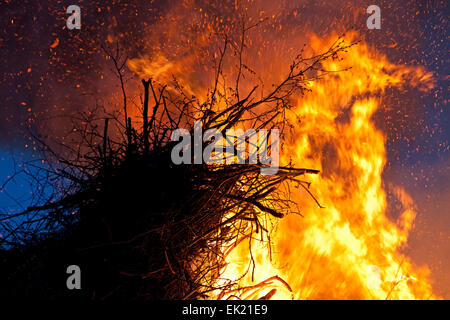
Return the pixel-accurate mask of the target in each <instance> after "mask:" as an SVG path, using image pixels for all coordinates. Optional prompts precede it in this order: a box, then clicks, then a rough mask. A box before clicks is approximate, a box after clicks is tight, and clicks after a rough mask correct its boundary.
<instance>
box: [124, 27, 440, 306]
mask: <svg viewBox="0 0 450 320" xmlns="http://www.w3.org/2000/svg"><path fill="white" fill-rule="evenodd" d="M348 38H349V40H353V39H355V38H357V34H356V33H352V34H350V35H348ZM335 39H336V36H331V37H330V38H329V39H327V40H321V39H319V38H318V37H316V36H312V37H311V40H310V42H309V43H311V47H312V51H313V52H311V54H314V53H318V52H324V51H326V50H327V49H328V48H329V47H330V45H331V43H332V41H334V40H335ZM186 65H189V64H188V63H179V62H176V61H169V60H168V59H166V58H165V57H160V58H156V59H154V60H153V63H149V60H148V58H142V59H141V58H139V59H134V60H131V62H130V63H129V67H130V69H132V70H133V71H135V72H136V73H137V74H139V75H141V76H149V75H152V76H153V77H155V75H156V78H158V79H160V80H164V79H165V78H167V77H170V74H175V75H176V76H177V77H178V78H180V77H181V78H182V77H183V74H186V72H185V71H183V67H182V66H186ZM348 67H351V69H349V70H346V71H342V72H335V73H331V75H328V76H327V77H326V78H325V79H322V80H319V81H315V82H311V83H309V84H308V85H309V87H310V89H311V90H312V91H311V92H310V93H308V94H306V95H305V96H303V97H299V98H298V101H297V103H296V107H295V108H294V110H293V112H292V113H290V114H288V117H289V120H290V121H291V122H292V123H294V124H297V125H296V126H295V127H294V129H293V131H292V132H291V134H290V135H289V136H288V137H287V140H285V141H284V149H283V150H282V154H281V159H280V163H281V164H286V163H289V162H292V163H293V164H294V165H295V166H300V167H306V168H312V169H318V170H320V171H321V173H320V174H319V175H317V176H311V177H308V178H309V180H310V182H311V188H310V191H311V192H312V194H314V195H315V197H316V198H317V200H318V201H319V203H320V204H321V205H323V206H324V208H318V207H317V205H316V203H315V202H314V201H312V200H311V198H310V197H309V196H308V195H307V194H306V192H304V191H302V189H301V188H298V186H296V185H294V184H293V183H292V184H291V185H290V186H289V188H290V197H291V199H292V200H294V202H295V203H296V204H297V205H299V207H300V208H301V210H302V215H303V217H300V216H298V215H289V216H287V217H285V218H284V219H281V220H279V221H275V220H271V221H269V222H268V224H272V225H273V226H274V228H273V229H272V231H271V232H270V234H269V236H270V241H271V244H270V248H271V250H268V247H269V245H268V243H267V241H259V240H257V239H251V237H249V238H248V239H250V240H249V241H251V244H252V251H251V255H250V251H249V243H248V241H241V242H240V243H239V244H238V245H237V246H232V247H233V250H229V252H228V253H227V255H226V263H227V266H226V267H225V268H224V270H222V273H221V277H220V279H219V280H217V284H218V285H222V284H225V283H228V281H230V280H235V281H237V282H238V284H239V286H240V287H243V288H244V289H242V290H235V291H230V292H228V293H225V294H224V293H223V292H217V293H216V294H215V296H213V298H233V297H236V296H238V297H239V298H241V299H257V298H261V297H266V298H275V299H292V298H295V299H428V298H435V296H434V295H433V292H432V288H431V285H430V283H429V279H428V274H429V271H428V269H427V268H426V267H425V268H416V267H414V266H413V265H412V262H411V261H410V259H409V258H408V257H407V256H406V255H404V254H402V253H401V249H402V248H404V247H405V245H406V242H407V238H408V234H409V232H410V230H411V228H412V227H413V223H414V218H415V215H416V212H415V206H414V203H413V200H412V199H411V197H410V196H409V195H408V194H407V193H406V192H405V191H404V190H403V189H402V188H400V187H396V186H394V187H392V191H393V193H394V195H395V196H396V197H397V198H398V200H399V202H400V203H401V204H402V207H403V209H402V212H401V213H400V215H399V218H398V219H396V220H393V219H392V218H391V217H389V216H388V215H387V201H386V190H387V187H386V186H385V184H384V183H383V180H382V173H383V168H384V166H385V164H386V148H385V141H386V136H385V134H383V132H382V131H380V130H379V129H378V128H377V127H376V126H375V124H374V122H373V119H372V117H373V115H374V114H375V113H376V112H377V110H379V109H380V108H383V107H387V106H384V105H383V103H385V102H384V101H383V100H382V99H381V98H380V97H382V96H383V93H384V92H385V90H386V89H388V88H396V89H402V88H403V87H404V86H406V85H408V86H411V87H414V88H417V89H418V90H423V91H427V90H429V89H431V88H432V87H433V81H432V76H431V74H430V73H427V72H426V71H425V70H424V69H423V68H422V67H408V66H404V65H395V64H392V63H391V62H389V61H388V59H387V58H386V57H385V56H384V55H382V54H381V53H378V52H377V50H376V49H375V48H370V47H369V46H368V45H367V44H365V43H360V44H358V45H357V46H355V47H352V48H351V50H350V51H349V52H348V53H346V54H345V55H343V59H342V60H339V61H326V62H324V64H323V68H324V69H325V70H329V71H339V70H343V69H346V68H348ZM277 76H278V75H276V74H275V75H273V74H271V75H269V77H270V78H277ZM280 76H281V74H280ZM187 77H188V76H187ZM182 80H183V79H182ZM184 80H185V81H184V84H185V85H186V87H187V88H188V91H189V93H192V94H194V93H197V95H196V96H197V97H202V96H204V95H205V92H207V90H205V89H204V88H198V86H196V87H195V88H191V87H189V86H188V85H187V84H188V83H189V80H186V79H184ZM299 120H300V121H299ZM266 236H268V235H266ZM228 249H229V247H227V248H224V251H226V250H228ZM269 253H270V257H269ZM251 259H253V261H254V266H255V268H254V270H251V271H250V272H247V273H246V271H247V270H248V268H249V264H250V265H251V261H252V260H251ZM244 274H245V276H243V277H242V275H244ZM274 289H275V290H274Z"/></svg>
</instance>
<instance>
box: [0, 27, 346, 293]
mask: <svg viewBox="0 0 450 320" xmlns="http://www.w3.org/2000/svg"><path fill="white" fill-rule="evenodd" d="M244 31H245V30H244ZM244 37H245V34H244V33H243V34H242V41H241V46H240V47H234V46H232V45H231V41H229V40H228V39H225V44H224V47H223V49H222V50H221V56H220V57H219V61H218V67H217V71H216V77H215V81H214V85H213V87H212V89H211V90H210V92H209V94H208V97H207V98H206V101H203V102H200V101H199V99H197V98H195V97H192V96H188V95H187V94H185V93H184V88H183V87H182V86H181V85H180V84H179V83H178V82H177V80H176V79H174V80H173V82H172V83H166V84H162V83H158V82H157V81H156V80H153V79H151V78H150V79H148V80H146V79H144V80H142V86H143V91H144V95H143V100H142V106H141V107H142V108H141V109H140V112H141V116H140V119H138V120H136V119H132V118H131V117H129V116H128V113H129V111H130V110H129V108H130V107H129V103H128V102H129V99H128V98H127V95H126V90H125V81H124V72H125V69H126V58H124V55H123V54H122V53H121V50H119V47H117V48H116V50H108V49H105V52H107V54H108V56H109V58H110V59H111V61H113V64H114V66H115V73H116V75H117V77H118V79H119V81H120V85H121V88H122V93H123V109H122V110H121V112H120V116H117V115H110V116H108V117H104V118H103V119H101V120H99V119H98V118H97V119H94V118H93V116H92V114H93V113H89V115H90V116H89V117H90V118H88V119H85V120H84V121H83V123H85V124H86V126H85V128H84V129H83V130H78V132H79V136H80V143H79V144H77V147H78V148H75V147H74V148H73V149H72V150H71V154H72V155H73V157H72V158H67V157H65V158H62V157H61V156H60V155H58V153H57V152H55V151H53V149H52V148H50V147H49V145H48V144H47V143H45V142H44V141H41V143H42V146H43V148H44V151H45V154H46V155H47V156H48V157H52V158H53V160H50V161H49V163H53V164H55V165H54V167H48V168H47V169H46V173H47V179H48V181H53V180H54V179H59V180H58V181H63V182H62V183H60V185H61V186H62V187H61V190H59V192H58V193H57V195H58V196H57V197H56V198H55V197H52V198H51V199H47V201H45V202H44V203H43V204H42V203H41V204H39V205H36V206H33V207H29V208H27V209H26V210H25V211H23V212H21V213H19V214H16V215H15V216H12V215H7V214H4V215H2V216H0V221H1V226H0V227H1V229H2V230H3V234H4V236H3V237H2V238H1V239H0V241H1V244H2V246H3V249H1V250H0V281H1V283H0V296H7V295H8V296H33V297H40V298H41V299H60V298H64V297H70V298H74V297H79V298H80V299H92V300H118V299H121V300H124V299H125V300H148V299H203V298H208V297H210V296H211V294H212V292H217V290H219V291H221V292H222V296H223V295H224V294H223V293H224V292H226V290H231V289H233V290H236V287H235V286H236V284H235V283H232V282H230V283H227V284H226V285H225V286H222V287H218V285H217V283H218V282H217V279H218V278H219V277H220V273H221V270H223V267H224V266H225V255H226V253H225V252H224V248H226V247H227V245H229V244H230V243H233V242H235V243H236V242H238V241H241V240H242V239H244V238H249V237H253V236H254V235H255V234H258V233H262V232H266V233H267V230H266V228H267V224H266V223H265V222H264V221H265V219H266V216H267V215H270V216H273V217H276V218H282V217H283V216H285V215H286V214H288V213H290V212H292V211H293V210H294V209H293V208H295V204H294V203H292V202H291V201H290V199H289V194H285V193H282V192H281V191H280V188H279V187H280V185H281V184H283V183H286V182H288V181H295V182H296V183H298V184H300V185H302V186H304V187H305V188H307V187H308V186H307V184H306V183H305V182H304V181H303V180H301V179H299V176H301V175H304V174H306V173H317V171H315V170H310V169H303V168H296V167H293V166H291V165H286V166H281V167H280V168H279V170H278V172H277V173H276V174H274V175H262V174H261V168H263V167H264V166H265V165H264V164H262V163H256V164H255V163H253V164H251V163H246V164H226V163H223V164H205V163H203V164H180V165H175V164H174V163H173V162H172V160H171V152H172V149H173V147H174V145H175V143H176V142H174V141H172V140H171V134H172V133H173V132H174V130H176V129H178V128H180V127H183V128H188V129H189V130H190V132H191V135H192V134H193V130H194V125H193V124H194V122H195V121H200V122H201V123H202V125H203V129H204V130H205V131H206V130H208V129H211V128H214V129H218V130H219V131H220V132H223V133H224V134H225V131H226V130H227V129H230V128H237V127H245V126H250V127H251V128H254V129H256V131H257V130H259V129H264V128H265V129H269V130H270V129H271V128H286V127H289V125H290V124H289V123H288V122H287V120H286V112H289V110H290V108H291V100H292V97H293V96H296V95H298V94H303V93H304V92H305V91H307V89H306V86H305V83H306V82H307V81H311V80H312V79H313V78H317V77H320V76H323V75H324V74H326V70H322V69H321V62H322V61H324V60H326V59H335V58H336V57H337V55H338V53H339V52H340V51H344V50H345V49H347V48H348V46H347V45H345V44H344V42H343V40H342V39H339V40H338V41H336V43H334V44H333V45H332V46H331V47H330V49H329V50H328V51H327V52H324V53H322V54H320V55H318V56H315V57H311V58H303V57H302V56H301V55H299V56H298V57H296V58H295V60H294V62H293V63H292V65H291V66H290V68H289V70H288V72H287V75H286V77H285V78H284V80H283V81H281V82H280V83H279V84H276V85H274V86H272V88H271V90H269V92H264V91H263V90H262V88H260V87H258V86H254V87H253V88H251V89H250V90H248V91H247V92H246V93H245V94H242V92H240V81H241V79H242V77H243V74H244V72H243V70H245V69H246V67H245V66H244V65H243V64H242V62H241V63H240V65H239V69H238V71H237V73H236V74H237V79H236V86H235V87H234V89H224V90H222V89H219V88H220V87H221V81H222V79H223V66H222V63H223V61H224V58H225V56H226V54H227V50H232V51H233V50H234V51H235V52H234V53H237V55H238V56H239V55H240V56H241V55H242V50H243V49H244V47H245V45H244V40H243V39H244ZM99 121H101V126H99ZM99 127H101V128H99ZM112 128H115V129H112ZM35 138H36V139H39V137H38V136H36V137H35ZM52 179H53V180H52ZM18 218H19V221H20V222H18V223H16V224H12V221H14V219H16V221H17V219H18ZM228 247H229V246H228ZM73 264H75V265H78V266H80V268H81V270H82V289H81V290H72V291H71V290H68V289H67V287H66V278H67V274H66V268H67V266H69V265H73Z"/></svg>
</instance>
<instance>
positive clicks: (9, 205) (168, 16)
mask: <svg viewBox="0 0 450 320" xmlns="http://www.w3.org/2000/svg"><path fill="white" fill-rule="evenodd" d="M274 2H276V4H275V3H274ZM242 3H244V1H234V0H232V1H183V2H182V1H172V0H169V1H163V0H155V1H137V0H130V1H93V0H92V1H88V0H83V1H82V0H78V1H76V0H70V1H65V0H64V1H53V0H33V1H30V0H17V1H15V0H3V1H2V2H1V4H0V69H1V78H0V93H1V98H0V102H1V107H0V186H1V185H2V184H3V183H4V182H5V181H7V180H8V177H9V176H11V175H12V174H13V173H14V172H17V171H20V170H22V169H23V168H24V167H23V166H20V164H21V163H23V162H27V161H28V162H29V161H38V160H39V159H40V155H39V154H38V153H37V152H35V151H34V150H33V148H34V146H35V144H33V139H32V138H31V137H30V132H33V133H34V134H38V135H41V136H42V137H44V138H46V139H47V138H51V137H61V136H67V135H70V133H71V132H72V131H73V130H74V129H75V128H74V124H73V123H72V121H71V120H70V116H71V115H74V114H76V113H77V112H79V111H83V110H86V109H87V108H88V107H89V106H92V105H95V104H96V103H97V104H102V105H108V102H109V100H108V98H102V99H101V101H99V97H109V98H112V100H113V97H114V95H115V94H117V90H118V87H117V82H116V79H114V77H113V76H112V73H111V70H110V67H109V66H108V65H107V64H106V63H105V61H104V59H103V52H102V50H101V46H102V45H110V44H111V43H113V42H114V41H120V43H121V44H122V45H123V46H124V47H125V48H126V51H127V52H126V53H127V54H128V56H129V57H130V58H134V57H139V56H141V55H142V54H146V53H151V52H153V51H154V50H161V51H165V52H167V53H169V52H170V53H172V54H173V55H177V54H181V53H184V52H185V51H186V50H187V49H186V48H188V45H187V42H186V39H187V38H189V37H191V36H192V34H198V33H201V32H204V30H205V28H206V25H205V24H204V19H206V20H207V21H217V20H220V19H217V20H216V19H215V18H226V17H228V18H229V17H230V16H232V13H233V10H240V8H241V7H243V6H244V4H242ZM245 3H247V1H245ZM248 3H249V4H245V6H246V7H248V8H249V10H248V13H249V15H252V14H254V13H255V12H258V11H260V10H264V13H265V14H266V15H267V16H275V18H274V19H275V20H276V21H277V23H279V24H282V25H283V30H281V31H277V32H279V34H276V36H277V35H278V36H279V37H286V38H288V37H289V34H291V33H295V32H302V30H309V31H313V32H315V33H317V34H318V35H323V36H325V35H328V34H330V33H331V32H333V31H335V30H337V32H342V31H345V30H348V29H350V28H354V29H356V30H360V33H361V37H362V39H364V41H367V42H368V43H369V44H371V45H373V46H374V47H375V48H376V49H377V50H380V51H381V52H383V53H384V54H386V56H387V57H388V58H389V59H390V60H391V61H392V62H395V63H401V64H403V63H404V64H408V65H422V66H424V67H425V68H426V70H427V71H430V72H433V78H434V81H435V88H434V89H432V91H431V92H427V93H422V92H408V93H405V94H402V93H397V94H396V96H395V97H394V98H392V99H390V103H391V106H390V107H391V108H389V110H384V111H382V112H380V113H379V114H377V115H376V123H377V125H378V126H379V127H380V128H381V129H382V130H383V131H384V132H385V133H386V135H387V137H388V141H387V150H388V165H387V167H386V169H385V172H384V176H383V178H384V180H385V181H386V182H387V183H389V182H390V183H396V184H399V185H401V186H403V187H404V188H405V189H406V191H408V192H409V193H410V194H411V195H412V196H413V198H414V199H415V201H416V204H417V206H418V216H417V218H416V226H415V229H414V230H413V232H412V233H411V235H410V240H409V246H408V248H406V249H405V251H406V252H407V253H408V255H409V256H411V257H412V258H413V261H414V262H416V263H417V264H418V265H424V264H427V265H428V266H429V267H430V269H431V271H432V279H433V280H434V288H435V289H436V292H437V293H438V294H440V295H443V296H446V297H447V298H449V297H450V292H449V290H450V289H449V288H450V209H449V208H450V200H449V199H450V182H449V181H450V179H449V178H450V170H449V165H450V162H449V160H450V156H449V137H450V133H449V114H448V111H447V101H448V87H449V68H450V64H449V59H450V54H449V46H448V32H447V31H448V27H447V23H448V21H447V20H448V16H449V8H448V4H447V1H445V0H441V1H438V0H428V1H427V0H424V1H420V0H419V1H400V0H394V1H381V0H379V1H378V0H377V1H356V0H355V1H337V0H336V1H313V0H310V1H300V0H298V1H279V2H277V1H248ZM72 4H76V5H79V6H80V7H81V10H82V22H81V23H82V28H81V30H67V28H66V23H65V21H66V18H67V17H68V14H66V13H65V10H66V8H67V6H68V5H72ZM371 4H377V5H378V6H379V7H380V8H381V12H382V27H381V30H370V31H369V30H367V28H366V27H365V26H366V24H365V21H366V19H367V16H368V15H367V14H366V12H365V10H366V8H367V7H368V6H369V5H371ZM200 9H202V10H201V12H202V13H207V16H208V18H203V20H202V19H201V18H199V12H200ZM294 11H296V12H299V14H295V15H293V14H292V13H293V12H294ZM194 17H195V18H194ZM225 20H226V19H225ZM225 23H227V22H226V21H225ZM228 23H230V22H228ZM231 23H232V21H231ZM169 25H170V27H169ZM300 46H301V45H300V44H299V47H300ZM130 77H132V74H130ZM387 94H389V93H387ZM36 159H38V160H36ZM25 169H26V170H32V169H30V167H28V168H27V167H25ZM32 187H33V186H30V183H29V181H27V179H26V177H25V176H23V175H19V176H18V178H17V179H15V180H14V181H12V182H11V183H9V184H8V185H7V186H6V187H5V188H2V190H1V193H0V208H3V210H2V211H3V212H5V211H10V212H14V211H15V210H19V209H20V207H21V206H22V207H26V205H27V203H28V200H27V199H29V197H30V196H32V194H31V193H32V190H33V188H32ZM388 196H389V194H388ZM392 214H393V215H394V216H395V212H393V213H392ZM0 233H1V232H0Z"/></svg>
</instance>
